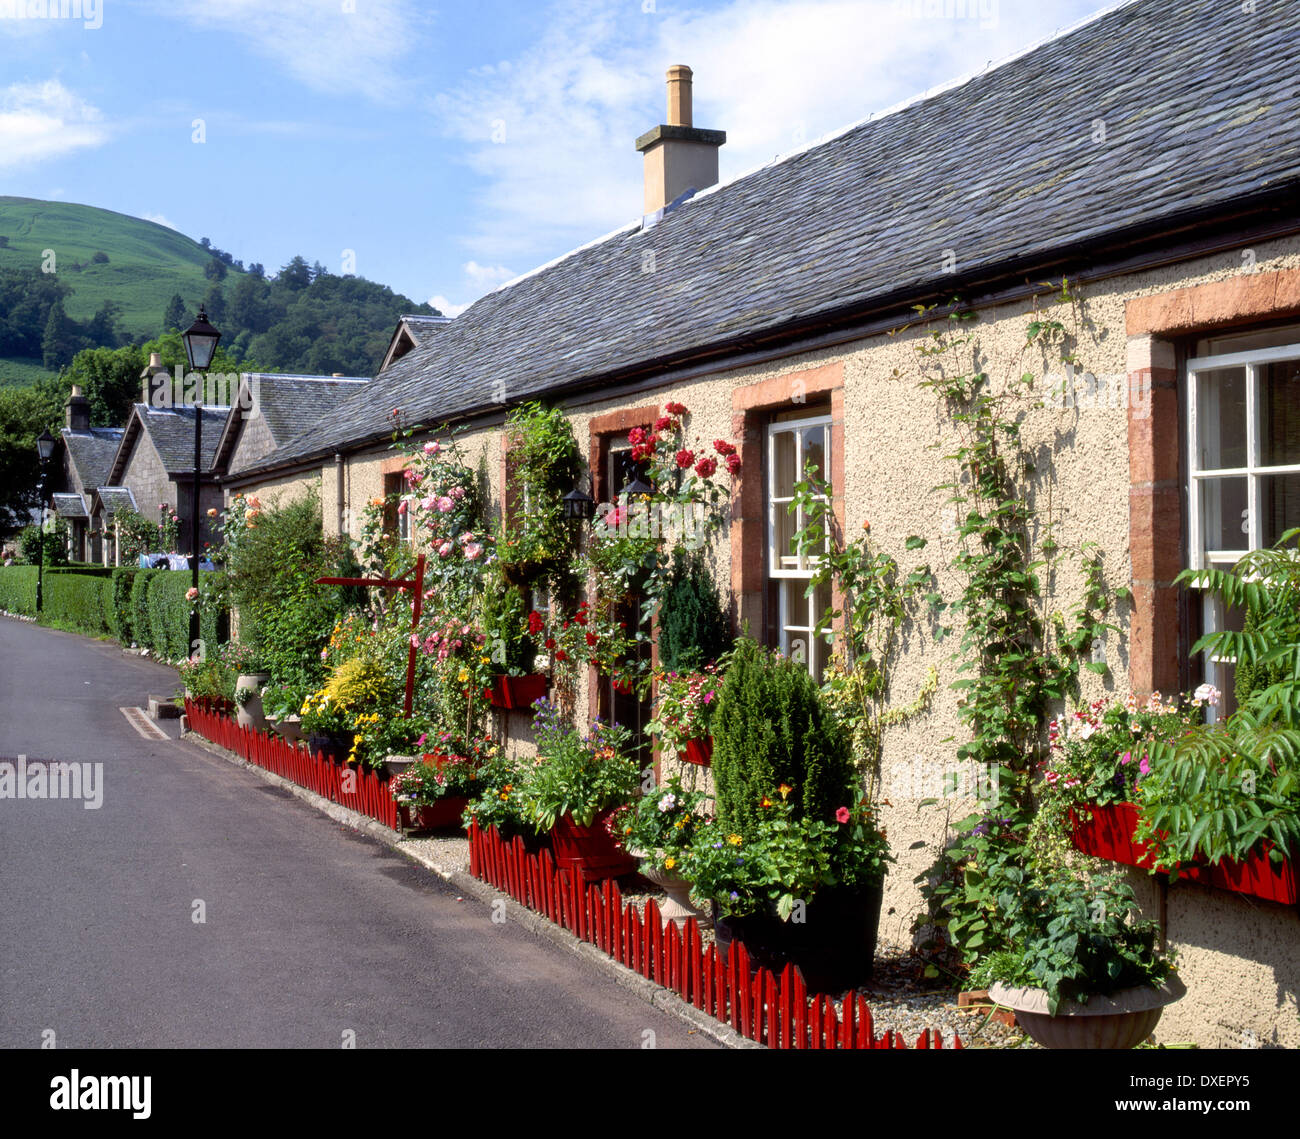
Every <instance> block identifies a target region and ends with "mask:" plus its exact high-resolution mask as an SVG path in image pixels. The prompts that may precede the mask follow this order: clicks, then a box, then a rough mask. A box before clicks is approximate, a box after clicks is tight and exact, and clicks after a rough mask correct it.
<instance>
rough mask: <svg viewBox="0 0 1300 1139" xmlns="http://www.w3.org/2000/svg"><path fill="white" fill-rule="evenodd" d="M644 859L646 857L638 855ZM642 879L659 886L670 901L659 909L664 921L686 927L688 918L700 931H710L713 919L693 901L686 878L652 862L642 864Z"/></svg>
mask: <svg viewBox="0 0 1300 1139" xmlns="http://www.w3.org/2000/svg"><path fill="white" fill-rule="evenodd" d="M638 857H641V858H644V857H645V855H643V854H642V855H638ZM640 873H641V877H642V878H644V879H645V880H646V881H647V882H652V883H654V885H656V886H658V887H659V889H661V890H662V891H663V892H664V893H665V894H667V895H668V900H667V901H666V902H664V903H663V905H661V906H660V907H659V916H660V917H662V918H663V919H664V921H666V922H667V921H673V922H676V923H677V924H678V925H684V924H685V922H686V919H687V918H694V919H695V921H696V923H697V924H698V925H699V927H700V929H710V928H711V927H712V926H713V918H712V916H711V915H709V914H707V913H705V912H704V911H703V910H701V909H700V908H699V907H698V906H696V905H695V903H694V902H692V901H691V884H690V882H688V881H687V880H686V879H685V878H679V877H678V876H677V875H676V874H674V873H673V872H672V871H670V870H665V869H663V868H662V867H659V866H656V865H655V864H654V863H652V862H642V863H641V870H640Z"/></svg>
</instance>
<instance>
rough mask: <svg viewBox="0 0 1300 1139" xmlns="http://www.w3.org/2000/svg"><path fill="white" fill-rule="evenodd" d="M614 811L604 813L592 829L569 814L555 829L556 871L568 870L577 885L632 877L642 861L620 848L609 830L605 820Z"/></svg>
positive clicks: (612, 809)
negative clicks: (628, 875) (577, 821)
mask: <svg viewBox="0 0 1300 1139" xmlns="http://www.w3.org/2000/svg"><path fill="white" fill-rule="evenodd" d="M614 809H615V808H610V809H609V810H607V811H601V812H600V813H599V814H598V815H597V816H596V817H595V818H594V819H592V820H591V826H589V827H584V826H582V825H581V824H580V823H575V822H574V821H573V816H572V815H565V816H564V817H563V818H561V819H557V820H556V823H555V826H554V827H553V828H552V829H551V842H552V843H553V845H554V847H555V865H556V868H557V869H559V870H567V871H568V872H569V873H570V875H572V877H573V880H574V881H575V882H578V881H581V882H595V881H599V880H600V879H602V878H618V877H621V876H622V875H624V874H631V873H632V872H633V871H635V870H636V868H637V867H638V866H639V865H640V861H639V860H638V859H636V858H633V857H632V856H631V855H630V854H628V853H627V852H626V851H624V850H621V849H620V848H619V847H618V845H617V844H616V843H615V842H614V839H613V836H611V835H610V833H609V831H608V830H606V828H605V820H606V819H607V818H609V816H610V815H611V814H613V812H614Z"/></svg>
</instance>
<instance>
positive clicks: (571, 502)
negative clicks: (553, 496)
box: [564, 486, 596, 522]
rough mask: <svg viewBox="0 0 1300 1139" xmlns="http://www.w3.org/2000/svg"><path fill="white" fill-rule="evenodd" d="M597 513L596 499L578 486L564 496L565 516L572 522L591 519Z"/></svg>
mask: <svg viewBox="0 0 1300 1139" xmlns="http://www.w3.org/2000/svg"><path fill="white" fill-rule="evenodd" d="M595 514H596V500H595V499H594V498H592V497H591V495H589V494H584V493H583V492H582V491H580V490H579V489H578V488H577V487H576V486H575V487H574V488H573V489H572V490H571V491H569V493H568V494H566V495H565V496H564V517H565V519H566V520H568V521H570V522H579V521H582V520H584V519H590V518H592V517H594V516H595Z"/></svg>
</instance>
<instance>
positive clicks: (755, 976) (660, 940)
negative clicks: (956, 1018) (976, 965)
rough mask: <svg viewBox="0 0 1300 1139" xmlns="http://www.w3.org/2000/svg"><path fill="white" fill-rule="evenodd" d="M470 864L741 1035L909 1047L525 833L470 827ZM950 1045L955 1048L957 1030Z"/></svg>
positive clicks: (857, 1011) (926, 1035) (928, 1037)
mask: <svg viewBox="0 0 1300 1139" xmlns="http://www.w3.org/2000/svg"><path fill="white" fill-rule="evenodd" d="M469 867H470V873H471V874H473V875H474V876H475V877H476V878H478V879H480V880H482V881H484V882H487V883H489V884H491V885H492V886H495V887H496V888H497V889H498V890H502V891H504V892H505V893H507V894H509V895H510V896H511V897H512V898H514V899H515V901H517V902H519V903H520V904H522V905H525V906H527V907H528V908H529V909H531V910H535V911H536V912H537V913H540V914H543V915H545V916H546V917H547V918H549V919H550V920H551V921H553V922H555V923H556V924H557V925H561V926H563V927H564V928H565V929H567V930H568V931H569V932H570V933H572V934H574V935H576V936H577V937H579V938H581V939H582V940H583V941H586V942H589V943H590V944H592V945H595V946H598V947H599V948H600V949H601V950H603V951H604V952H605V953H607V954H609V956H611V957H613V958H614V960H615V961H618V962H619V963H620V964H623V965H626V966H627V967H628V968H629V969H632V970H635V971H636V972H637V973H639V974H641V976H643V977H645V978H646V979H647V980H651V981H655V982H657V983H658V984H660V985H662V986H663V987H664V988H666V989H671V990H672V991H673V992H675V993H676V994H677V995H678V996H679V997H681V998H682V1000H684V1001H688V1002H689V1003H690V1004H693V1005H694V1006H695V1007H696V1008H697V1009H702V1010H703V1011H704V1012H707V1013H708V1014H709V1015H710V1016H713V1017H716V1018H717V1019H718V1020H720V1021H722V1022H723V1023H724V1024H730V1025H731V1027H732V1028H734V1029H735V1030H736V1031H737V1032H739V1033H740V1034H741V1035H743V1036H746V1037H748V1038H749V1039H750V1040H757V1041H759V1042H760V1043H763V1044H766V1045H767V1046H768V1047H770V1048H906V1047H907V1044H906V1043H905V1042H904V1041H903V1038H902V1037H901V1036H900V1035H897V1034H895V1033H894V1032H893V1030H890V1031H888V1032H885V1033H884V1034H883V1035H881V1036H877V1035H876V1034H875V1031H874V1027H873V1024H872V1019H871V1010H870V1008H868V1007H867V1002H866V1000H865V998H863V997H862V996H861V995H856V996H854V997H853V998H851V999H846V1000H845V1001H844V1004H843V1008H842V1011H841V1012H839V1013H837V1012H836V1010H835V1006H834V1003H833V1002H832V1000H831V998H830V997H828V996H824V995H820V994H818V995H813V996H810V995H809V994H808V992H807V990H806V989H805V987H804V980H803V975H802V974H801V973H800V972H799V970H798V969H795V968H793V967H792V966H790V965H787V966H786V967H785V969H784V970H782V972H781V975H780V977H777V976H775V975H773V973H772V972H771V971H770V970H767V969H760V970H758V971H757V972H755V973H752V974H751V972H750V967H749V954H748V953H747V952H746V951H745V947H744V946H743V945H741V944H740V942H739V941H733V942H732V943H731V950H730V953H729V956H728V958H727V959H725V960H724V959H722V958H721V957H720V956H719V954H718V950H717V947H716V946H714V945H710V946H709V948H708V949H707V950H705V949H704V947H703V944H702V941H701V938H700V932H699V928H698V926H697V925H696V922H695V919H694V918H690V919H689V920H688V921H687V922H686V924H685V925H684V926H683V927H682V928H680V929H679V928H678V926H677V923H676V922H669V923H668V925H667V928H666V929H665V927H664V924H663V922H662V921H661V919H660V917H659V907H658V906H657V905H656V903H655V901H654V900H653V899H651V900H650V901H649V902H647V903H646V910H645V917H644V918H642V916H641V915H640V914H639V913H638V912H637V909H636V907H635V906H633V905H631V904H630V903H629V904H628V905H627V906H624V904H623V899H622V895H621V894H620V893H619V889H618V883H617V882H615V881H614V880H613V879H609V880H607V881H604V882H601V883H599V884H595V883H593V884H591V885H589V886H587V887H586V888H583V886H582V885H581V884H578V885H576V886H575V884H574V881H573V879H572V878H571V877H570V876H569V874H568V873H567V872H561V871H557V870H556V867H555V860H554V858H553V857H552V855H551V852H550V851H549V850H541V851H540V852H537V853H533V852H530V851H529V850H528V849H527V848H526V847H525V846H524V842H523V839H521V838H515V839H513V840H511V841H509V842H507V841H505V840H504V839H502V838H501V836H500V834H498V832H497V830H496V828H495V827H490V828H488V829H487V830H486V831H484V830H480V829H479V827H478V825H477V824H474V825H472V826H471V827H470V831H469ZM914 1046H915V1047H917V1048H942V1047H943V1038H942V1035H941V1034H940V1033H939V1032H937V1031H934V1030H932V1029H928V1030H926V1031H925V1032H923V1033H922V1034H921V1035H920V1036H919V1037H917V1040H916V1043H915V1045H914ZM952 1047H955V1048H961V1047H962V1043H961V1040H960V1038H958V1037H954V1038H953V1044H952Z"/></svg>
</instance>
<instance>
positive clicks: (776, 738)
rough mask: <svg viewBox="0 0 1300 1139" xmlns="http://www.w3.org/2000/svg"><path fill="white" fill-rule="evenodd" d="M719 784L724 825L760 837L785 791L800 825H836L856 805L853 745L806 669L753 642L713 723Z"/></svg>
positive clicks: (741, 649)
mask: <svg viewBox="0 0 1300 1139" xmlns="http://www.w3.org/2000/svg"><path fill="white" fill-rule="evenodd" d="M713 778H714V787H715V792H714V794H715V801H716V807H717V817H718V821H719V822H720V823H721V824H722V825H723V826H725V827H727V828H729V829H730V830H733V831H735V832H736V833H738V834H741V835H753V834H754V833H756V831H757V828H758V825H759V823H760V822H761V821H762V818H763V816H764V808H763V807H762V801H763V799H764V797H766V798H768V799H775V798H777V795H778V791H779V788H780V787H781V786H782V785H785V786H788V787H789V788H791V791H790V792H789V793H788V799H787V800H786V801H787V802H788V803H789V804H790V805H791V815H792V817H793V818H795V819H802V818H812V819H818V820H822V821H825V820H828V819H831V818H832V817H833V816H834V814H835V812H836V810H837V809H838V808H840V807H842V806H843V805H844V804H845V803H847V802H856V801H857V798H858V796H857V794H856V793H855V791H854V784H855V782H856V774H855V772H854V768H853V757H852V751H851V748H850V744H849V740H848V737H847V735H845V734H844V733H843V732H842V731H841V730H840V729H839V728H838V726H837V725H836V723H835V722H834V720H833V719H832V717H831V716H830V715H829V714H828V712H827V711H826V709H825V707H824V706H823V704H822V702H821V696H820V693H819V691H818V689H817V685H816V683H815V682H814V681H813V679H812V677H811V676H809V675H808V670H807V668H806V667H805V666H804V665H803V664H801V663H798V662H795V661H791V660H789V659H786V658H783V657H780V656H778V655H776V654H774V653H770V652H768V651H767V650H766V649H764V648H762V647H761V646H760V645H758V644H757V643H755V642H754V641H750V640H742V641H740V642H738V645H737V648H736V652H735V655H734V656H733V658H732V662H731V665H730V667H729V668H728V669H727V674H726V678H725V679H724V680H723V684H722V690H721V692H720V693H719V696H718V710H717V712H716V714H715V716H714V721H713Z"/></svg>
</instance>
